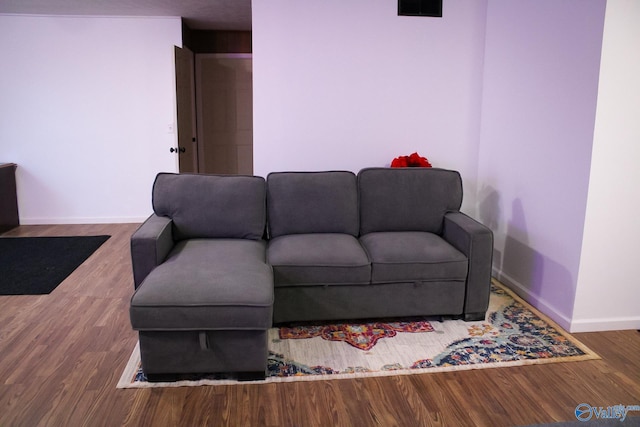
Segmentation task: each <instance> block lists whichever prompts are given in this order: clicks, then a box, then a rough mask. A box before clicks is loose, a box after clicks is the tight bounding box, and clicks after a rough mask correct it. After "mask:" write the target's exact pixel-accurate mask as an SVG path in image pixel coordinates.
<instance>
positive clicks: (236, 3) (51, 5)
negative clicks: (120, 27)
mask: <svg viewBox="0 0 640 427" xmlns="http://www.w3.org/2000/svg"><path fill="white" fill-rule="evenodd" d="M0 13H7V14H14V13H15V14H35V15H99V16H100V15H105V16H181V17H183V18H184V19H185V22H186V23H187V25H188V26H189V28H191V29H193V30H233V31H250V30H251V0H0Z"/></svg>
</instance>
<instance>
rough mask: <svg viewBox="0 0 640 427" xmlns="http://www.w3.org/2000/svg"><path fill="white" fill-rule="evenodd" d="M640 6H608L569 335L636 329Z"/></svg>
mask: <svg viewBox="0 0 640 427" xmlns="http://www.w3.org/2000/svg"><path fill="white" fill-rule="evenodd" d="M639 22H640V2H638V1H637V0H608V1H607V12H606V19H605V24H604V39H603V43H602V44H603V46H602V63H601V69H600V85H599V90H598V108H597V114H596V123H595V136H594V141H593V156H592V157H593V163H592V165H591V176H590V181H589V197H588V202H587V212H586V219H585V227H584V238H583V244H582V258H581V262H580V272H579V276H578V288H577V293H576V299H575V309H574V313H573V319H572V323H571V330H572V331H577V332H579V331H593V330H605V329H640V286H639V284H640V279H639V277H638V268H637V265H638V247H637V244H638V240H639V239H638V238H639V237H640V221H639V220H638V212H639V211H640V187H639V186H638V183H640V169H639V168H638V164H640V77H639V76H640V25H638V23H639Z"/></svg>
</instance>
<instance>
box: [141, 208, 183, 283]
mask: <svg viewBox="0 0 640 427" xmlns="http://www.w3.org/2000/svg"><path fill="white" fill-rule="evenodd" d="M173 246H174V241H173V232H172V221H171V219H170V218H167V217H164V216H158V215H155V214H152V215H151V216H150V217H149V218H147V220H146V221H145V222H144V223H143V224H142V225H141V226H140V227H139V228H138V229H137V230H136V231H135V232H134V233H133V235H132V236H131V262H132V264H133V281H134V286H135V288H136V289H137V288H138V286H140V284H141V283H142V281H143V280H144V279H145V277H147V275H148V274H149V273H150V272H151V270H153V269H154V268H155V267H156V266H158V265H160V264H161V263H162V262H163V261H164V260H165V258H166V257H167V255H168V254H169V252H170V251H171V249H172V248H173Z"/></svg>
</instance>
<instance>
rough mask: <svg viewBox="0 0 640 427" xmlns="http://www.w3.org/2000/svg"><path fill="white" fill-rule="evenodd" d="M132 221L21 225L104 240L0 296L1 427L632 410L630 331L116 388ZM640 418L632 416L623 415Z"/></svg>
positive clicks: (127, 329)
mask: <svg viewBox="0 0 640 427" xmlns="http://www.w3.org/2000/svg"><path fill="white" fill-rule="evenodd" d="M136 228H137V225H136V224H116V225H113V224H112V225H79V226H71V225H56V226H21V227H18V228H16V229H14V230H11V231H10V232H8V233H5V234H4V236H56V235H96V234H110V235H112V237H111V238H110V239H109V240H108V241H107V242H106V243H105V244H104V245H103V246H102V247H101V248H100V249H99V250H98V251H97V252H96V253H95V254H94V255H93V256H91V258H89V259H88V260H87V261H86V262H85V263H84V264H83V265H82V266H80V267H79V268H78V269H77V270H76V271H75V272H74V273H73V274H72V275H71V276H70V277H69V278H68V279H67V280H65V281H64V282H63V283H62V284H61V285H60V286H59V287H58V288H57V289H56V290H55V291H53V292H52V293H51V294H49V295H42V296H0V426H3V427H4V426H40V425H41V426H121V425H125V426H208V425H211V426H223V425H231V426H262V425H264V426H376V425H380V426H521V425H527V424H535V423H550V422H555V421H575V417H574V409H575V407H576V406H577V405H578V404H580V403H589V404H591V405H594V406H605V407H606V406H610V405H618V404H623V405H640V333H639V332H638V331H613V332H601V333H583V334H576V337H577V338H578V339H580V340H581V341H582V342H583V343H585V344H586V345H587V346H589V347H590V348H591V349H592V350H594V351H595V352H597V353H598V354H599V355H600V356H601V357H602V360H595V361H586V362H575V363H555V364H549V365H534V366H524V367H514V368H501V369H484V370H476V371H464V372H453V373H434V374H424V375H410V376H397V377H380V378H367V379H359V380H330V381H311V382H295V383H283V384H261V385H240V386H221V387H191V388H170V389H169V388H168V389H141V390H133V389H128V390H118V389H116V388H115V387H116V383H117V381H118V379H119V377H120V374H121V373H122V370H123V369H124V366H125V364H126V362H127V360H128V358H129V355H130V354H131V351H132V349H133V347H134V345H135V343H136V340H137V337H136V334H135V332H134V331H133V330H132V329H131V325H130V323H129V313H128V304H129V298H130V297H131V294H132V293H133V279H132V274H131V261H130V251H129V237H130V236H131V234H132V233H133V231H134V230H135V229H136ZM630 415H635V416H640V413H630Z"/></svg>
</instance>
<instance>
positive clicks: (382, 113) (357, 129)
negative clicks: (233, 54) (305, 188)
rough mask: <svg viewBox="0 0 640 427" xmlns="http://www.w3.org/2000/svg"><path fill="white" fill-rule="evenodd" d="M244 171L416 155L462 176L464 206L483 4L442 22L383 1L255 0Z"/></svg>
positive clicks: (462, 7)
mask: <svg viewBox="0 0 640 427" xmlns="http://www.w3.org/2000/svg"><path fill="white" fill-rule="evenodd" d="M252 9H253V60H254V64H253V67H254V171H255V173H256V174H258V175H265V174H267V173H269V172H270V171H277V170H322V169H346V170H352V171H358V170H359V169H361V168H363V167H366V166H385V165H388V164H389V163H390V162H391V160H392V159H393V158H394V157H396V156H398V155H401V154H410V153H412V152H413V151H418V152H419V153H420V154H422V155H425V156H427V157H428V158H429V159H430V160H431V161H432V163H433V164H434V166H439V167H445V168H453V169H458V170H460V171H461V173H462V176H463V177H464V179H465V183H464V184H465V202H464V205H463V209H467V210H470V209H473V208H475V200H474V196H475V186H476V184H475V183H476V173H477V157H478V142H479V133H478V131H479V125H480V114H479V112H480V100H481V98H480V96H481V83H482V57H483V50H484V32H485V28H484V25H485V14H486V1H477V0H457V1H456V0H450V1H446V2H445V3H444V17H443V18H441V19H440V18H424V17H423V18H419V17H398V16H397V3H396V2H394V1H388V0H350V1H343V0H324V1H319V2H301V1H299V0H268V1H267V0H254V1H253V3H252Z"/></svg>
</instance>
